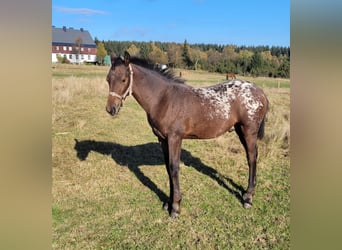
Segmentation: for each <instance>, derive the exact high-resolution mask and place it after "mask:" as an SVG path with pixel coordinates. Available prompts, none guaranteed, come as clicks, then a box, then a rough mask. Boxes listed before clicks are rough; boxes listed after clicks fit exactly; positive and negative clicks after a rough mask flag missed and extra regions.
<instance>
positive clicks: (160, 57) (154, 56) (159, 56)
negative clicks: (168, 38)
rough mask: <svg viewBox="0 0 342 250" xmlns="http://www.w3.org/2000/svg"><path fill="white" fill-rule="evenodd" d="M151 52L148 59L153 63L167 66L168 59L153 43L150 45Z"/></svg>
mask: <svg viewBox="0 0 342 250" xmlns="http://www.w3.org/2000/svg"><path fill="white" fill-rule="evenodd" d="M151 48H152V50H151V52H150V54H149V59H150V60H151V61H152V62H154V63H160V64H167V63H168V59H167V55H166V53H165V52H164V51H162V50H161V49H159V48H158V47H157V46H156V45H155V44H154V43H152V44H151Z"/></svg>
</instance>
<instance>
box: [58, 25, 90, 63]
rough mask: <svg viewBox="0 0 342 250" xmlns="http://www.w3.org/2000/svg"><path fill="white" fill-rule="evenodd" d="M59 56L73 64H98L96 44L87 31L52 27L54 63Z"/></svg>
mask: <svg viewBox="0 0 342 250" xmlns="http://www.w3.org/2000/svg"><path fill="white" fill-rule="evenodd" d="M57 56H60V57H62V58H63V57H65V58H66V59H68V60H69V61H70V62H71V63H84V62H90V63H94V62H96V44H95V42H94V40H93V38H92V37H91V35H90V33H89V32H88V31H87V30H84V29H83V28H81V29H80V30H77V29H74V28H66V27H65V26H64V27H63V28H56V27H55V26H52V62H58V59H57Z"/></svg>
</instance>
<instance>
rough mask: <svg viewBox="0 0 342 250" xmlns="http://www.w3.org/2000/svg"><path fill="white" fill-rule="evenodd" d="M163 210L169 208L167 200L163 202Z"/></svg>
mask: <svg viewBox="0 0 342 250" xmlns="http://www.w3.org/2000/svg"><path fill="white" fill-rule="evenodd" d="M163 210H165V211H167V210H169V203H168V202H164V204H163Z"/></svg>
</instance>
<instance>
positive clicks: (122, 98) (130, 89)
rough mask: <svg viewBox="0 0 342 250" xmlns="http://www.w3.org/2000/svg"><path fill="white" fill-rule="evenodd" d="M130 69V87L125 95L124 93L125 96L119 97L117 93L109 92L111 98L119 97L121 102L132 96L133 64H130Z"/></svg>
mask: <svg viewBox="0 0 342 250" xmlns="http://www.w3.org/2000/svg"><path fill="white" fill-rule="evenodd" d="M128 69H129V85H128V88H127V89H126V91H125V93H123V95H119V94H117V93H115V92H114V91H110V92H109V95H110V96H114V97H117V98H119V99H120V101H122V100H125V99H126V97H127V96H130V95H132V92H133V70H132V66H131V64H128Z"/></svg>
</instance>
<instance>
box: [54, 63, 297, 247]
mask: <svg viewBox="0 0 342 250" xmlns="http://www.w3.org/2000/svg"><path fill="white" fill-rule="evenodd" d="M179 71H180V70H179V69H176V70H175V72H176V74H179ZM107 72H108V67H101V66H85V65H81V66H78V65H53V67H52V117H51V118H52V218H53V228H52V233H53V241H52V248H53V249H289V248H290V179H289V177H290V147H289V145H290V81H289V80H288V79H274V78H251V77H243V76H237V77H238V78H240V79H246V80H250V81H253V82H255V83H256V84H258V85H260V86H262V87H263V88H264V91H265V93H266V95H267V96H268V99H269V101H270V110H269V112H268V116H267V117H268V118H267V122H266V127H265V137H264V139H263V140H261V141H259V142H258V146H259V158H258V165H257V181H258V182H257V186H256V194H255V197H254V200H253V206H252V208H250V209H244V208H243V206H242V204H241V193H242V191H243V190H244V189H245V188H246V186H247V178H248V167H247V161H246V156H245V153H244V150H243V147H242V145H241V143H240V142H239V139H238V137H237V135H236V134H235V133H226V134H224V135H223V136H221V137H218V138H216V139H211V140H184V141H183V144H182V155H181V160H182V162H181V166H180V187H181V192H182V195H183V200H182V203H181V214H180V216H179V217H178V218H176V219H171V218H169V215H168V213H167V212H166V211H164V210H162V204H163V202H164V201H166V199H167V197H168V195H169V183H168V177H167V172H166V170H165V165H164V160H163V156H162V152H161V149H160V146H159V144H158V141H157V138H156V137H155V136H154V135H153V133H152V131H151V129H150V127H149V125H148V123H147V120H146V114H145V112H144V111H143V110H142V108H141V107H140V106H139V105H138V103H137V102H136V101H135V100H134V98H132V97H128V98H127V99H126V101H125V103H124V106H123V108H122V109H121V111H120V114H119V116H118V117H116V118H112V117H110V116H109V115H108V114H107V113H106V111H105V104H106V98H107V95H108V85H107V83H106V81H105V76H106V74H107ZM182 76H183V78H184V79H185V80H186V81H187V83H188V84H189V85H192V86H207V85H210V84H215V83H218V82H221V81H223V80H225V76H224V75H223V74H216V73H208V72H204V71H190V70H182Z"/></svg>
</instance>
